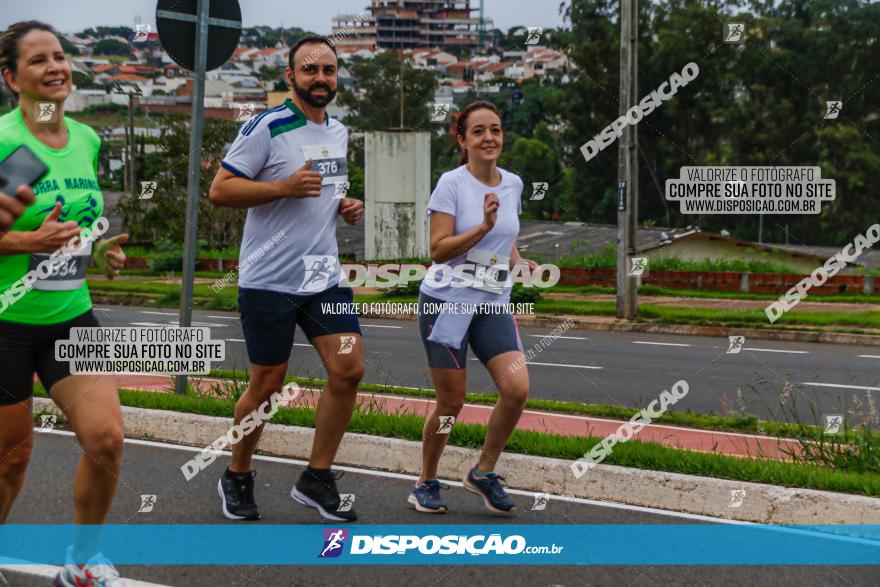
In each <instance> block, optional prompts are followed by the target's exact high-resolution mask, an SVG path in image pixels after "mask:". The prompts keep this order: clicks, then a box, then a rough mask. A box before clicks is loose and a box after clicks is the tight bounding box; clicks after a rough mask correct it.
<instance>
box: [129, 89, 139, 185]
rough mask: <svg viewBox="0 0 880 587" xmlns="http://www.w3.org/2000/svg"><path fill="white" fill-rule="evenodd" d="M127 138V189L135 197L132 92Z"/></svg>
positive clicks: (131, 94) (130, 95)
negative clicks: (128, 138)
mask: <svg viewBox="0 0 880 587" xmlns="http://www.w3.org/2000/svg"><path fill="white" fill-rule="evenodd" d="M128 136H129V137H130V139H131V140H129V141H128V170H127V171H128V174H129V180H128V187H129V188H130V189H131V195H132V196H136V195H137V187H136V186H135V173H134V161H135V139H134V90H132V93H130V94H129V95H128Z"/></svg>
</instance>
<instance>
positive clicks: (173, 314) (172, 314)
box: [141, 310, 180, 316]
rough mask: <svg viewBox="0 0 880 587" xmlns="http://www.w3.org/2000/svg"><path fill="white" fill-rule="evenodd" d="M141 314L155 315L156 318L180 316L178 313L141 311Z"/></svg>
mask: <svg viewBox="0 0 880 587" xmlns="http://www.w3.org/2000/svg"><path fill="white" fill-rule="evenodd" d="M141 314H155V315H156V316H179V315H180V314H178V313H177V312H174V313H171V312H152V311H150V310H141Z"/></svg>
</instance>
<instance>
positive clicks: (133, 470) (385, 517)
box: [0, 431, 880, 587]
mask: <svg viewBox="0 0 880 587" xmlns="http://www.w3.org/2000/svg"><path fill="white" fill-rule="evenodd" d="M125 450H126V452H125V465H124V467H123V471H122V476H121V479H120V484H119V491H118V494H117V497H116V501H115V503H114V507H113V510H112V512H111V515H110V519H109V520H108V522H109V523H114V524H161V523H166V524H223V523H233V522H229V521H227V520H226V519H225V518H224V517H223V516H222V514H221V512H220V508H219V498H218V497H217V495H216V493H215V484H216V479H217V475H219V473H220V472H221V471H222V468H223V467H224V466H225V464H226V463H227V462H228V457H226V456H224V457H221V458H220V459H218V461H217V462H215V463H214V464H213V465H212V466H211V468H209V469H208V470H207V471H205V472H203V473H202V474H200V475H198V476H196V477H195V478H194V479H193V480H192V481H190V482H186V481H185V480H184V478H183V476H182V475H181V474H180V470H179V468H178V467H179V465H180V463H181V462H182V461H183V460H185V459H186V458H188V455H189V454H190V453H192V452H194V451H195V449H191V448H182V447H177V446H174V445H160V444H158V443H146V442H144V441H132V440H129V441H127V443H126V449H125ZM79 453H80V451H79V447H78V445H77V444H76V441H75V440H74V439H73V437H72V436H71V435H70V434H69V433H66V432H64V431H55V432H52V433H40V434H37V437H36V441H35V448H34V454H33V458H32V461H31V466H30V470H29V473H28V478H27V482H26V484H25V487H24V489H23V491H22V494H21V496H20V497H19V499H18V501H17V502H16V504H15V506H14V508H13V510H12V515H11V517H10V520H9V522H10V523H18V524H23V523H26V524H53V523H55V524H63V523H68V522H69V520H70V518H71V515H72V504H71V499H70V483H71V479H72V475H73V471H74V468H75V465H76V462H77V460H78V457H79ZM256 467H257V469H258V471H259V476H258V477H257V491H256V495H257V499H258V503H259V504H260V507H261V510H262V512H263V515H264V521H263V522H259V523H267V524H316V523H320V519H319V518H318V517H317V514H315V513H314V512H313V511H312V510H309V509H306V508H304V507H302V506H300V505H299V504H296V503H294V502H293V501H292V500H291V499H290V498H289V497H288V491H289V489H290V486H291V484H292V483H293V481H294V480H295V479H296V477H297V476H298V475H299V472H300V471H301V470H302V467H303V464H302V463H301V462H298V461H289V460H285V459H266V458H263V459H260V460H258V461H257V465H256ZM411 483H412V478H411V477H408V476H404V475H389V474H388V473H381V472H376V471H367V470H349V471H348V472H347V474H346V476H345V477H344V478H343V479H341V480H340V483H339V485H340V489H341V490H342V491H343V492H351V493H354V494H355V495H356V506H357V511H358V513H359V515H360V518H361V521H362V522H366V523H376V524H395V523H399V524H423V523H426V516H425V515H423V514H418V513H416V512H415V511H414V510H411V509H409V508H408V507H407V506H406V503H405V498H406V495H407V492H408V490H409V488H410V487H411ZM142 494H152V495H156V505H155V509H154V510H153V511H152V512H150V513H148V514H143V513H142V514H138V513H137V511H138V509H139V506H140V504H141V499H140V495H142ZM446 498H447V502H448V503H449V505H450V508H451V511H450V513H449V514H447V515H446V516H431V517H430V518H429V521H430V523H444V524H479V523H496V524H501V523H520V524H522V523H525V524H535V523H553V524H560V523H562V524H565V523H570V524H608V523H614V524H640V525H641V524H660V523H664V524H669V523H672V524H675V523H695V522H696V523H708V521H707V520H695V519H694V518H693V517H686V516H683V515H681V514H676V513H674V512H661V511H658V510H647V511H645V510H640V509H639V508H631V507H628V506H615V504H604V505H598V504H597V503H596V502H586V501H585V500H570V501H562V500H557V499H554V498H551V500H550V502H549V504H548V507H547V509H546V510H544V511H529V506H528V504H529V503H531V502H532V499H531V498H530V497H529V496H528V495H526V494H520V495H518V496H516V499H517V500H518V501H519V503H520V505H521V506H524V507H521V509H522V512H521V513H520V515H518V516H517V517H516V518H513V519H508V518H498V517H494V516H490V515H489V514H488V513H487V512H486V511H485V510H484V509H483V506H482V504H481V503H480V502H479V500H478V499H477V498H476V497H475V496H473V495H471V494H469V493H466V492H465V491H464V490H462V489H460V488H458V487H453V488H452V489H450V490H449V492H448V494H446ZM0 548H2V545H0ZM583 548H585V549H588V548H589V544H584V545H583ZM694 548H700V545H696V544H695V545H694ZM118 568H119V570H120V572H122V574H123V576H125V577H129V578H134V579H139V580H142V581H149V582H152V583H158V584H162V585H174V586H178V587H208V586H211V587H213V586H215V585H242V586H244V585H249V586H266V587H270V586H282V585H285V586H286V585H309V586H311V585H328V586H334V587H335V586H339V585H356V586H358V587H361V586H372V585H376V586H380V585H381V586H388V585H426V586H429V585H459V584H473V583H478V584H483V585H492V584H507V585H535V586H571V585H614V586H618V585H621V584H628V583H632V584H645V585H658V584H663V585H719V586H720V585H762V586H772V585H822V586H828V585H841V586H846V587H856V586H861V585H866V586H867V585H877V584H878V580H880V570H878V567H864V566H859V567H844V566H809V567H807V566H785V567H783V566H778V567H770V566H690V567H685V566H647V565H645V566H627V567H623V566H528V567H525V566H470V565H469V566H455V567H452V566H441V565H437V566H417V567H415V566H409V567H407V566H381V567H377V566H366V565H364V566H340V567H327V566H322V567H311V566H307V567H291V566H244V567H242V566H235V567H232V566H229V567H220V566H164V567H148V566H122V565H119V567H118ZM4 574H6V577H7V580H8V582H9V585H10V587H17V586H31V585H34V586H40V587H42V586H45V585H48V584H49V582H48V581H47V580H45V579H42V580H40V579H34V578H23V577H20V576H17V575H16V576H13V574H11V573H9V572H5V571H4Z"/></svg>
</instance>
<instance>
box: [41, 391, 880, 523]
mask: <svg viewBox="0 0 880 587" xmlns="http://www.w3.org/2000/svg"><path fill="white" fill-rule="evenodd" d="M34 407H35V409H36V411H37V412H42V413H54V414H56V415H58V416H61V413H60V411H59V410H58V408H57V407H56V406H55V404H54V403H53V402H52V401H51V400H48V399H45V398H34ZM122 412H123V418H124V421H125V432H126V435H127V436H129V437H133V438H149V439H153V440H164V441H169V442H175V443H180V444H188V445H193V446H196V447H206V446H208V445H209V444H210V443H211V442H213V441H214V440H215V439H217V438H218V437H219V436H221V435H224V434H226V432H227V431H228V430H229V427H230V426H231V424H232V423H231V421H230V419H229V418H218V417H212V416H201V415H196V414H184V413H179V412H168V411H162V410H149V409H143V408H130V407H125V406H123V408H122ZM313 435H314V430H313V429H311V428H301V427H295V426H281V425H277V424H268V425H267V429H266V431H265V433H264V434H263V437H262V439H261V441H260V450H261V451H263V452H266V453H269V454H272V455H276V456H284V457H289V458H296V459H307V458H308V455H309V453H310V451H311V446H312V437H313ZM477 455H478V451H475V450H470V449H465V448H461V447H455V446H449V447H447V448H446V451H445V452H444V453H443V459H442V460H441V461H440V470H439V477H440V478H445V479H461V478H462V477H463V476H464V474H465V473H466V472H467V470H468V468H469V467H470V466H472V464H473V463H474V462H475V461H476V458H477ZM184 460H185V459H183V458H181V459H180V462H179V464H178V463H175V466H181V465H183V463H184ZM420 461H421V443H420V442H413V441H409V440H401V439H397V438H384V437H379V436H368V435H365V434H353V433H348V434H346V435H345V437H344V439H343V441H342V445H341V446H340V449H339V453H338V455H337V462H338V463H339V464H345V465H354V466H359V467H366V468H372V469H383V470H388V471H395V472H399V473H408V474H412V475H417V474H418V473H419V465H420ZM569 464H570V461H564V460H561V459H552V458H546V457H536V456H528V455H518V454H504V455H503V456H502V457H501V460H500V462H499V465H498V469H499V470H501V471H504V476H505V477H506V479H507V482H508V484H509V485H510V487H513V488H516V489H522V490H526V491H535V492H541V493H552V494H555V495H566V496H571V497H579V498H585V499H595V500H602V501H611V502H616V503H623V504H629V505H638V506H643V507H652V508H658V509H664V510H672V511H678V512H687V513H691V514H701V515H706V516H713V517H717V518H726V519H731V520H741V521H748V522H759V523H768V524H880V499H877V498H872V497H864V496H858V495H847V494H842V493H832V492H828V491H815V490H811V489H791V488H786V487H778V486H775V485H764V484H760V483H744V482H739V481H730V480H725V479H712V478H709V477H697V476H691V475H681V474H678V473H664V472H660V471H647V470H641V469H631V468H628V467H618V466H613V465H597V466H596V467H595V468H594V469H593V470H592V471H590V472H588V473H587V474H586V475H585V476H584V477H582V478H581V479H580V480H576V479H574V476H573V474H572V472H571V470H570V469H569ZM181 475H182V473H181ZM732 490H745V496H744V499H743V501H742V505H740V506H738V507H728V506H729V504H730V502H731V491H732Z"/></svg>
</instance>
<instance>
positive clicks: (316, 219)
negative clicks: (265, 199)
mask: <svg viewBox="0 0 880 587" xmlns="http://www.w3.org/2000/svg"><path fill="white" fill-rule="evenodd" d="M347 152H348V130H347V129H346V128H345V126H343V125H342V123H340V122H339V121H338V120H335V119H332V118H330V117H327V118H326V120H325V122H324V124H315V123H314V122H311V121H310V120H308V119H307V118H306V116H305V114H303V112H302V111H301V110H300V109H299V108H297V107H296V105H295V104H293V102H292V101H291V100H290V99H288V100H286V101H285V102H284V104H282V105H281V106H278V107H277V108H272V109H270V110H266V111H265V112H263V113H261V114H260V115H259V116H256V117H254V118H252V119H251V120H249V121H248V122H246V123H244V124H243V125H242V127H241V129H240V130H239V133H238V136H237V137H236V139H235V142H233V144H232V147H230V149H229V152H228V153H227V154H226V157H225V158H224V159H223V163H222V166H223V167H224V168H225V169H227V170H229V171H230V172H232V173H234V174H235V175H238V176H239V177H245V178H247V179H253V180H255V181H270V180H277V179H286V178H288V177H290V176H291V175H292V174H293V173H294V172H295V171H296V170H297V169H299V168H300V167H302V166H303V165H305V163H306V161H307V160H308V159H309V158H311V159H312V160H313V163H312V170H314V171H319V172H321V173H322V175H324V183H323V185H322V186H321V196H320V197H317V198H283V199H280V200H275V201H274V202H270V203H268V204H264V205H262V206H257V207H255V208H250V209H248V212H247V220H245V224H244V235H243V237H242V241H241V251H240V253H239V258H238V259H239V277H238V285H239V287H246V288H253V289H267V290H272V291H279V292H285V293H290V294H296V295H308V294H313V293H319V292H322V291H325V290H327V289H330V288H331V287H333V286H335V285H336V284H337V283H338V282H339V274H340V268H339V247H338V245H337V242H336V216H337V214H338V213H339V203H340V200H339V199H334V195H335V194H336V191H337V187H336V184H337V183H343V182H345V181H346V180H347V179H348V164H347V157H346V154H347Z"/></svg>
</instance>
